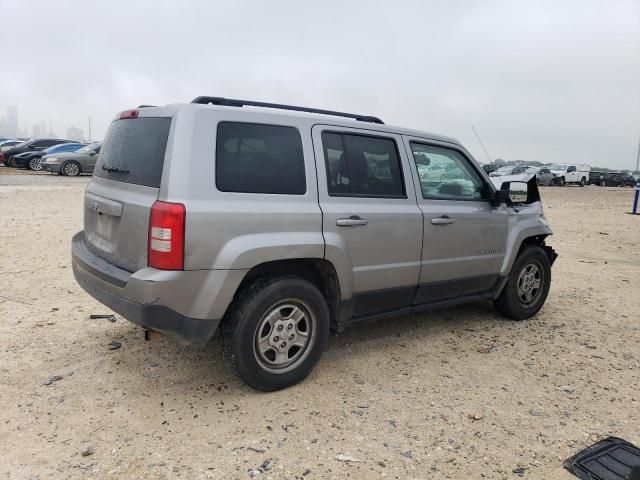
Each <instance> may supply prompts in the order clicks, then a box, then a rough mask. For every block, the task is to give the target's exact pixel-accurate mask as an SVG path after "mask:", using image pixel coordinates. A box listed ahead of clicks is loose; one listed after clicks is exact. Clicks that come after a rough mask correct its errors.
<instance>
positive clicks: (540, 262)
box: [493, 245, 551, 320]
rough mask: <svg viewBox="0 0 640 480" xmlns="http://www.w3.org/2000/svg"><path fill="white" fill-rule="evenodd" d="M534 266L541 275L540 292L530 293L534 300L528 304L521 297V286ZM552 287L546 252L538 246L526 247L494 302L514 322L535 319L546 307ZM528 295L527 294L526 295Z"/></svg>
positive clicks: (497, 308) (549, 265)
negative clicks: (524, 277)
mask: <svg viewBox="0 0 640 480" xmlns="http://www.w3.org/2000/svg"><path fill="white" fill-rule="evenodd" d="M530 266H534V267H536V268H537V269H538V272H539V273H540V286H539V288H538V290H535V289H533V290H532V291H531V292H530V293H531V294H532V298H531V301H530V302H527V301H526V300H525V299H524V298H523V296H522V295H521V293H520V292H521V290H520V289H519V284H520V283H521V282H524V283H525V284H526V282H527V279H523V277H522V276H523V275H528V274H527V270H528V268H529V267H530ZM550 286H551V264H550V262H549V257H548V256H547V254H546V253H545V251H544V250H543V249H542V248H540V247H538V246H536V245H527V246H525V247H524V248H523V249H522V250H521V251H520V253H519V254H518V258H516V261H515V262H514V264H513V267H512V268H511V274H510V275H509V280H508V281H507V284H506V285H505V287H504V289H503V290H502V292H501V293H500V296H499V297H498V298H496V299H495V300H494V301H493V305H494V306H495V308H496V310H498V312H500V313H501V314H502V315H504V316H505V317H508V318H511V319H513V320H524V319H527V318H531V317H533V316H534V315H535V314H536V313H538V311H539V310H540V309H541V308H542V305H544V302H545V300H546V299H547V295H549V287H550ZM525 295H526V294H525Z"/></svg>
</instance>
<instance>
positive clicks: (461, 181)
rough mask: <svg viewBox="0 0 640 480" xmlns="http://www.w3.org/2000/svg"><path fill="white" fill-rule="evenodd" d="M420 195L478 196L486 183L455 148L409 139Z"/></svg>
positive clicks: (437, 196)
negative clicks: (418, 178)
mask: <svg viewBox="0 0 640 480" xmlns="http://www.w3.org/2000/svg"><path fill="white" fill-rule="evenodd" d="M411 153H412V154H413V159H414V161H415V162H416V167H417V170H418V175H419V177H420V187H421V189H422V197H423V198H427V199H434V200H442V199H450V200H481V199H483V198H486V192H487V190H486V187H485V184H484V182H483V181H482V179H481V177H480V175H479V174H478V173H477V172H476V171H475V170H474V169H473V167H472V166H471V165H470V164H469V161H468V160H467V159H466V158H465V157H464V156H463V155H462V154H461V153H459V152H458V151H456V150H452V149H449V148H442V147H436V146H433V145H427V144H423V143H417V142H411Z"/></svg>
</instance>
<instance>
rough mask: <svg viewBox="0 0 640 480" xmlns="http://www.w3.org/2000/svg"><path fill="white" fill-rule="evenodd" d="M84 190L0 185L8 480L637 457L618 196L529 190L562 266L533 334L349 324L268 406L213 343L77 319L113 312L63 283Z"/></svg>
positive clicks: (638, 243)
mask: <svg viewBox="0 0 640 480" xmlns="http://www.w3.org/2000/svg"><path fill="white" fill-rule="evenodd" d="M88 180H89V178H88V177H84V178H74V179H68V178H61V177H58V176H54V175H49V174H38V175H34V174H27V175H25V174H19V175H18V174H14V173H12V172H11V170H10V169H6V168H4V167H0V318H2V323H1V324H0V335H1V338H2V349H1V350H0V383H1V385H2V387H1V390H0V400H1V404H2V412H1V413H0V438H2V440H3V442H2V444H3V448H2V450H3V452H2V462H1V464H0V475H2V476H3V477H4V478H12V479H13V478H18V479H21V478H25V479H35V478H39V479H41V480H43V479H49V478H112V477H117V478H150V479H151V478H153V479H157V478H176V477H180V478H188V479H192V478H194V479H198V478H225V479H226V478H239V479H245V478H251V477H256V478H274V479H276V478H278V479H279V478H305V479H307V478H358V479H359V478H398V479H405V478H420V479H439V478H455V479H476V478H490V479H503V478H504V479H510V478H520V477H521V476H523V477H525V478H539V479H563V478H564V479H569V478H573V477H571V476H570V475H569V474H568V473H566V472H564V471H563V469H562V461H563V459H565V458H566V457H568V456H570V455H572V454H573V453H575V452H576V451H577V450H579V449H581V448H583V447H586V446H587V445H588V444H590V443H592V442H593V441H596V440H597V439H599V438H602V437H604V436H607V435H616V436H620V437H624V438H626V439H628V440H629V441H632V442H634V443H636V444H640V430H639V429H638V425H640V403H639V401H640V393H639V392H640V388H639V387H640V386H639V383H640V382H639V367H640V324H639V322H638V308H639V307H640V302H639V301H638V299H639V297H640V295H639V292H638V289H639V286H640V217H632V216H631V215H626V214H625V212H626V211H628V210H629V209H630V206H631V200H632V190H631V189H616V188H599V187H587V188H577V187H565V188H559V187H555V188H553V187H551V188H543V189H542V196H543V202H544V204H545V212H546V214H547V217H548V218H549V220H550V222H551V224H552V226H553V228H554V231H555V232H556V234H555V235H554V237H552V238H551V240H550V243H551V244H552V245H553V246H554V247H555V248H556V250H557V251H558V253H559V254H560V258H559V259H558V261H557V262H556V265H555V266H554V268H553V275H554V278H553V285H552V288H551V293H550V296H549V299H548V300H547V303H546V305H545V307H544V308H543V309H542V311H541V313H540V314H539V315H538V316H537V318H535V319H532V320H530V321H525V322H512V321H507V320H503V319H501V318H500V317H498V316H497V315H496V314H495V313H494V311H493V309H492V307H491V305H490V304H485V303H477V304H472V305H467V306H461V307H457V308H452V309H448V310H441V311H437V312H432V313H430V314H427V315H417V316H414V317H402V318H398V319H393V320H385V321H380V322H377V323H372V324H367V325H362V326H360V327H355V328H352V329H350V330H348V331H346V332H344V333H342V334H340V335H334V336H332V338H331V339H330V341H329V348H328V351H327V352H326V354H325V355H324V357H323V358H322V360H321V361H320V363H319V365H318V366H317V368H316V369H315V370H314V372H313V373H312V374H311V375H310V376H309V377H308V379H307V380H306V381H305V382H304V383H302V384H301V385H298V386H295V387H293V388H290V389H288V390H285V391H281V392H276V393H271V394H264V393H258V392H255V391H252V390H251V389H249V388H248V387H246V386H245V385H243V384H242V383H241V382H240V381H239V380H238V379H237V378H235V377H234V376H233V375H232V374H231V373H230V372H229V371H228V370H226V368H224V366H223V364H222V362H221V356H222V355H221V342H220V338H219V337H216V338H215V339H214V340H213V341H212V342H211V344H209V345H208V346H207V348H206V349H204V350H194V349H190V348H187V347H182V346H180V345H177V344H175V343H172V342H170V341H168V340H165V339H160V340H157V341H152V342H144V341H143V332H142V330H141V329H139V328H137V327H135V326H134V325H132V324H130V323H128V322H127V321H125V320H123V319H122V318H120V317H118V319H117V321H116V322H115V323H110V322H108V321H106V320H89V319H88V317H89V315H90V314H92V313H110V312H109V311H108V310H107V309H106V308H105V307H103V306H101V305H100V304H99V303H97V302H95V301H94V300H93V299H92V298H90V297H89V296H88V295H87V294H85V293H84V292H83V291H82V290H81V289H80V288H79V287H78V286H77V285H76V283H75V281H74V279H73V275H72V272H71V268H70V259H69V247H70V238H71V235H72V234H73V233H75V232H76V231H78V230H80V229H81V228H82V195H83V189H84V186H85V185H86V184H87V182H88ZM114 340H115V341H117V342H120V344H121V347H120V348H118V349H116V350H110V349H109V343H110V342H111V341H114Z"/></svg>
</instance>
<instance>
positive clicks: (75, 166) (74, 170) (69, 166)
mask: <svg viewBox="0 0 640 480" xmlns="http://www.w3.org/2000/svg"><path fill="white" fill-rule="evenodd" d="M60 171H61V172H62V174H63V175H64V176H66V177H77V176H78V175H80V164H79V163H78V162H74V161H73V160H71V161H69V162H67V163H65V164H64V165H62V168H61V169H60Z"/></svg>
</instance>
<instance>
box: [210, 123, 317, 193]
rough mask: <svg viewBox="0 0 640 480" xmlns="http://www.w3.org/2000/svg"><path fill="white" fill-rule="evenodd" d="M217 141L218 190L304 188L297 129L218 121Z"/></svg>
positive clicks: (297, 190) (293, 190)
mask: <svg viewBox="0 0 640 480" xmlns="http://www.w3.org/2000/svg"><path fill="white" fill-rule="evenodd" d="M216 145H217V147H216V186H217V187H218V190H220V191H222V192H242V193H272V194H286V195H303V194H304V193H305V192H306V190H307V187H306V181H305V173H304V155H303V153H302V138H301V137H300V132H298V130H297V129H295V128H293V127H282V126H278V125H262V124H256V123H237V122H221V123H220V124H219V125H218V139H217V142H216Z"/></svg>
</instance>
